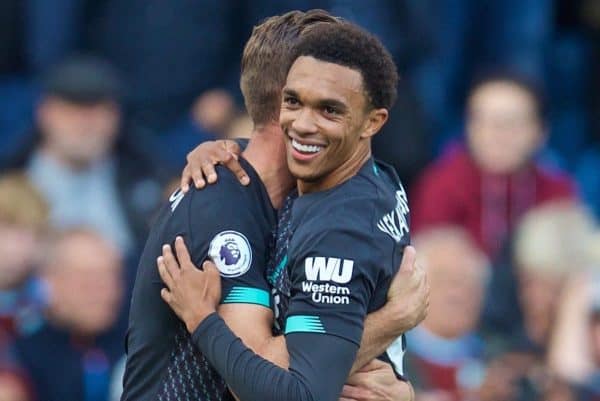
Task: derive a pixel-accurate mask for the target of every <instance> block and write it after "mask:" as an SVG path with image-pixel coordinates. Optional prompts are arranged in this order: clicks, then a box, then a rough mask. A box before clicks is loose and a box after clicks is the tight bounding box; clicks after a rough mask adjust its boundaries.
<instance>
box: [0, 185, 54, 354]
mask: <svg viewBox="0 0 600 401" xmlns="http://www.w3.org/2000/svg"><path fill="white" fill-rule="evenodd" d="M47 228H48V206H47V205H46V202H45V200H44V199H43V198H42V196H41V195H40V194H39V193H38V192H37V191H36V190H35V188H34V187H33V186H32V185H31V183H30V182H29V181H28V180H27V178H26V177H25V175H24V174H21V173H11V174H7V175H4V176H0V338H1V337H2V334H1V332H2V331H4V333H5V335H6V336H8V339H9V340H8V341H9V342H10V339H11V338H13V337H14V336H15V335H18V334H19V333H22V332H25V331H28V330H31V329H33V328H34V327H35V325H36V324H37V323H38V322H39V319H38V318H39V313H40V309H41V308H42V307H43V304H44V302H45V296H44V292H43V291H42V287H41V286H40V284H39V282H37V281H36V280H33V279H32V276H31V274H32V271H33V269H34V268H35V267H36V266H37V264H38V262H39V261H40V260H41V257H42V254H41V252H40V250H41V249H43V246H42V245H43V241H44V236H45V235H46V234H47ZM1 343H2V341H1V340H0V349H1V348H2V344H1ZM0 354H1V352H0ZM1 359H2V358H1V357H0V360H1Z"/></svg>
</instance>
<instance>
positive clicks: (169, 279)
mask: <svg viewBox="0 0 600 401" xmlns="http://www.w3.org/2000/svg"><path fill="white" fill-rule="evenodd" d="M156 266H157V267H158V274H159V275H160V279H161V280H162V281H163V283H165V285H166V286H167V287H168V288H169V289H172V288H173V285H174V284H175V283H174V282H173V276H171V274H170V273H169V271H168V270H167V267H166V265H165V260H164V258H163V257H162V256H159V257H158V259H156Z"/></svg>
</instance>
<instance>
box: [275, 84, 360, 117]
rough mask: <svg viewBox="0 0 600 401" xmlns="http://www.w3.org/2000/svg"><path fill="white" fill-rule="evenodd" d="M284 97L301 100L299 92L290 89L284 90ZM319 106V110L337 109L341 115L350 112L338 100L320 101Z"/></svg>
mask: <svg viewBox="0 0 600 401" xmlns="http://www.w3.org/2000/svg"><path fill="white" fill-rule="evenodd" d="M283 96H293V97H296V98H299V97H300V96H299V95H298V92H296V91H295V90H293V89H289V88H284V89H283ZM317 106H318V107H319V108H323V107H333V108H334V109H336V110H337V111H338V112H339V113H345V112H346V111H347V110H348V106H347V105H346V104H345V103H344V102H342V101H340V100H337V99H319V100H318V102H317Z"/></svg>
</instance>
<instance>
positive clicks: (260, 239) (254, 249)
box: [170, 171, 272, 308]
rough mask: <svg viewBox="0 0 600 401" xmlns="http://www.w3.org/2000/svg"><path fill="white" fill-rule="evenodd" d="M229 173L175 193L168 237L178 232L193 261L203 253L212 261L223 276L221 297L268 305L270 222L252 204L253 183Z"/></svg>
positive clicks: (225, 300) (201, 259) (198, 263)
mask: <svg viewBox="0 0 600 401" xmlns="http://www.w3.org/2000/svg"><path fill="white" fill-rule="evenodd" d="M219 173H220V174H221V176H225V175H227V173H223V172H222V171H220V172H219ZM228 178H231V177H223V178H222V179H221V182H219V183H217V184H216V185H215V186H209V187H207V188H205V189H203V190H195V189H191V190H190V192H189V193H188V194H186V195H184V196H183V195H176V197H175V198H176V199H177V196H181V198H180V199H179V202H180V204H176V203H174V202H173V201H172V203H171V207H172V209H173V211H172V212H173V216H172V218H171V219H172V220H173V221H172V226H173V229H172V230H171V232H172V233H173V234H172V236H171V238H170V241H174V240H175V237H176V236H177V235H181V236H183V237H184V240H185V242H186V245H187V247H188V250H189V252H190V256H191V258H192V261H193V262H194V264H195V265H196V266H201V264H202V263H203V262H204V261H205V260H206V259H211V260H212V261H213V262H214V263H215V265H216V266H217V268H218V269H219V272H220V273H221V277H222V278H223V279H222V280H221V283H222V299H221V302H222V303H247V304H256V305H261V306H264V307H267V308H268V307H270V304H271V302H270V291H269V286H268V283H267V281H266V278H265V266H266V262H267V252H268V250H267V247H268V244H269V241H270V236H271V233H272V231H271V230H272V227H271V226H270V225H269V223H268V221H267V219H265V217H264V212H263V210H262V209H261V208H260V207H256V206H255V203H256V202H255V199H253V196H252V188H251V185H252V184H251V185H250V186H249V187H244V186H242V185H240V184H239V183H237V182H233V180H231V179H228ZM171 199H173V196H172V197H171ZM175 202H177V200H175Z"/></svg>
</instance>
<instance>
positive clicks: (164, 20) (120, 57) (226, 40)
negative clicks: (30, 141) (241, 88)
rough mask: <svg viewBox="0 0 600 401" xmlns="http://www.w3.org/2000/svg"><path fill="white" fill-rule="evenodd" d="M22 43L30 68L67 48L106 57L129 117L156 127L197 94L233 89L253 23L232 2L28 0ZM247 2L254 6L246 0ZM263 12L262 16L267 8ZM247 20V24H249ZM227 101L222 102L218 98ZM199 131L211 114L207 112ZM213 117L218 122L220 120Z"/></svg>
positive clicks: (52, 60) (210, 100) (206, 102)
mask: <svg viewBox="0 0 600 401" xmlns="http://www.w3.org/2000/svg"><path fill="white" fill-rule="evenodd" d="M25 3H26V7H27V25H26V26H27V31H26V43H27V49H28V55H29V62H30V65H31V66H32V68H33V69H34V71H41V72H43V71H45V70H47V69H48V68H49V67H52V66H53V65H54V64H56V63H57V62H60V61H61V60H62V59H64V58H65V57H68V56H70V55H71V54H72V53H73V52H74V51H90V52H93V53H94V54H98V55H101V56H102V57H105V58H107V59H108V60H110V61H111V62H112V63H113V64H114V65H115V66H116V68H117V69H118V70H119V71H120V72H121V73H122V75H123V77H124V80H125V82H127V83H128V91H127V92H128V96H127V97H126V104H127V108H128V110H129V111H130V112H131V116H132V118H133V120H134V122H135V123H136V125H139V126H141V127H143V128H144V129H147V130H148V131H150V132H152V133H155V134H156V133H162V132H164V131H165V130H167V129H168V128H169V127H170V126H172V125H173V124H174V123H175V122H176V121H177V120H178V119H179V118H180V117H182V116H183V115H184V114H185V113H186V111H187V110H188V109H189V107H190V105H191V104H192V102H193V100H194V99H195V98H196V97H197V96H198V95H199V94H200V96H201V97H202V99H203V102H202V104H203V106H202V107H203V108H204V109H206V110H208V111H210V110H211V109H213V108H217V107H222V106H227V107H229V108H227V109H223V110H222V111H223V114H222V117H223V118H225V117H227V116H228V114H229V113H231V112H232V111H233V109H231V108H230V107H231V105H232V104H233V102H232V101H231V99H232V98H233V97H235V96H237V95H238V89H237V80H238V77H239V54H240V53H241V50H242V45H243V42H244V40H245V39H246V36H247V35H248V34H249V32H250V29H251V27H252V25H249V24H248V22H247V21H246V20H245V18H244V17H245V15H247V14H248V11H249V10H247V9H246V5H245V3H246V2H239V1H235V0H220V1H213V0H195V1H189V0H170V1H167V2H165V1H163V0H55V1H52V2H47V1H45V0H27V1H26V2H25ZM248 5H249V6H250V7H248V8H249V9H251V8H253V6H254V4H252V3H248ZM267 15H268V14H267ZM256 22H257V20H253V21H252V23H256ZM223 98H225V99H227V101H226V102H223V101H222V99H223ZM203 122H206V124H207V125H206V126H205V129H207V130H211V129H212V128H213V127H211V126H210V125H211V123H214V120H211V119H210V118H208V119H207V120H205V121H203ZM219 124H220V122H217V125H219Z"/></svg>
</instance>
